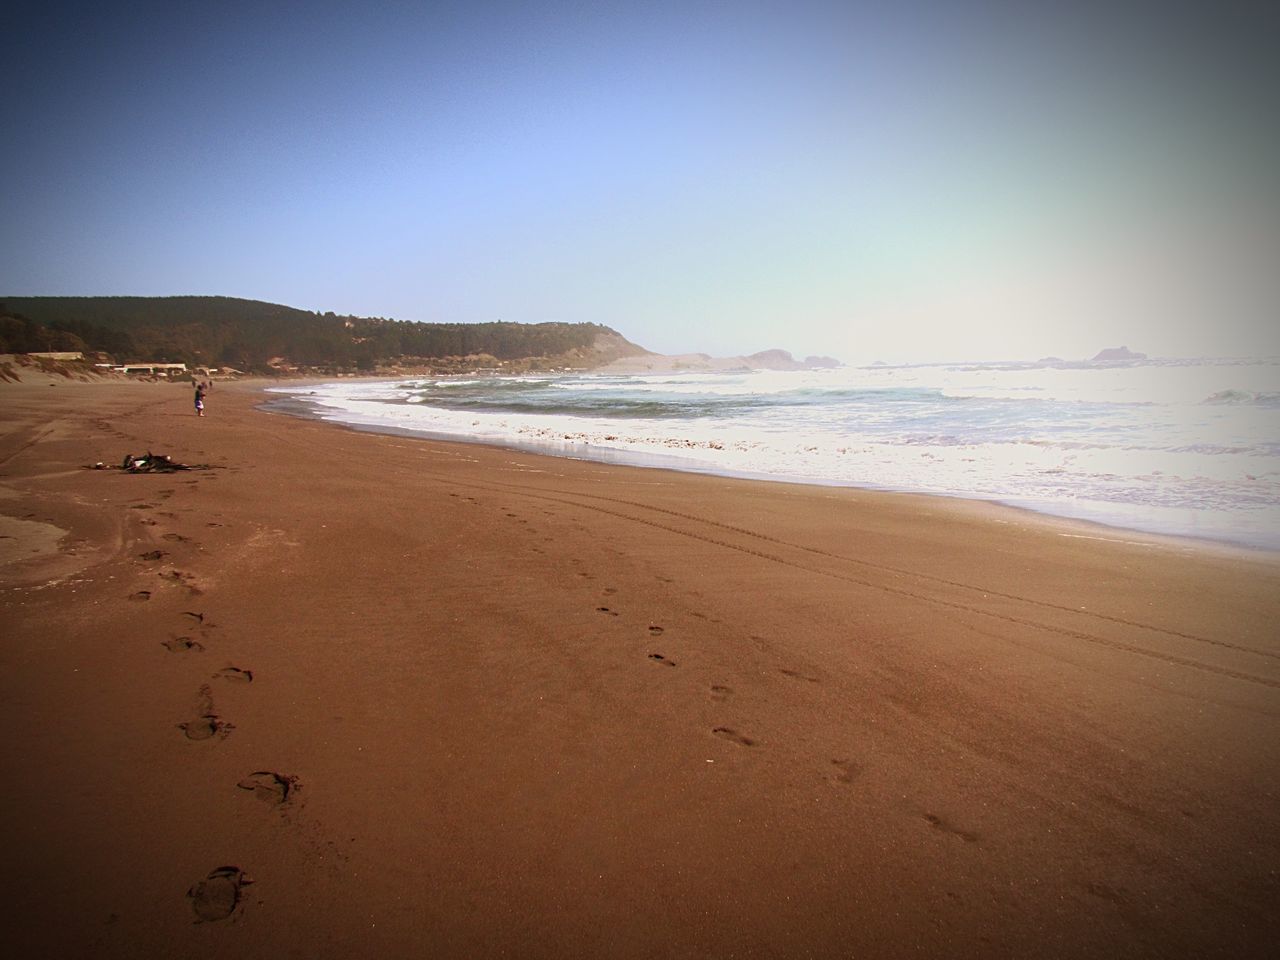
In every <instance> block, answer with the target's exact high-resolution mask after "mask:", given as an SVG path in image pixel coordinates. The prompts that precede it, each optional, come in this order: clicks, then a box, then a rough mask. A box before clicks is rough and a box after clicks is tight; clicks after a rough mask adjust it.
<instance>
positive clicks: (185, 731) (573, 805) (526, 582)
mask: <svg viewBox="0 0 1280 960" xmlns="http://www.w3.org/2000/svg"><path fill="white" fill-rule="evenodd" d="M262 399H263V397H262V395H261V393H260V391H259V388H258V387H256V386H255V385H253V384H251V383H241V384H231V383H227V384H223V383H219V384H217V385H215V387H214V389H213V390H212V391H211V393H210V395H209V397H208V400H207V407H208V409H207V411H206V412H207V416H206V417H204V418H197V417H196V416H194V413H193V411H192V407H191V396H190V391H189V390H188V389H187V388H185V387H183V386H178V385H172V384H164V383H125V382H100V383H81V382H75V381H71V380H57V379H52V380H46V378H39V377H36V378H31V379H27V380H24V381H23V382H20V383H9V382H6V383H0V626H2V627H3V629H2V630H0V634H2V635H3V639H2V640H0V675H2V676H3V681H2V684H3V685H2V687H0V692H2V695H0V723H2V724H3V728H4V730H5V731H6V736H5V739H4V743H3V746H2V747H0V757H3V766H2V769H3V772H4V775H5V782H6V789H5V790H4V791H3V793H2V794H0V795H2V797H3V799H2V800H0V815H2V816H3V822H4V823H5V825H6V844H5V846H6V853H7V857H6V869H5V870H4V871H3V881H2V883H3V891H2V893H0V896H3V900H4V903H5V915H6V919H5V921H4V928H5V929H4V937H3V940H4V942H5V943H6V944H8V945H9V946H10V953H11V955H14V956H90V955H92V956H95V957H137V956H157V957H158V956H230V955H235V956H237V957H240V958H255V957H264V958H265V957H272V958H279V957H310V958H316V957H335V958H336V957H351V956H393V957H400V956H431V957H481V956H518V957H566V956H608V957H804V956H811V957H850V956H875V957H905V956H948V957H1029V956H1058V957H1108V958H1113V957H1155V956H1161V957H1167V956H1188V957H1190V956H1196V957H1204V956H1223V957H1262V956H1269V955H1270V951H1271V950H1272V949H1274V946H1275V943H1276V942H1277V941H1278V938H1280V873H1278V870H1280V866H1278V865H1280V803H1277V798H1278V797H1280V631H1277V623H1280V560H1277V558H1276V557H1275V555H1273V554H1263V553H1247V552H1244V551H1231V550H1227V549H1225V548H1224V549H1216V548H1211V547H1204V546H1199V545H1195V544H1190V543H1186V542H1180V541H1174V540H1161V539H1156V538H1149V537H1144V536H1140V535H1131V534H1128V533H1125V532H1124V531H1118V530H1109V529H1106V528H1101V527H1093V526H1087V525H1083V524H1077V523H1068V522H1064V521H1055V520H1049V519H1046V518H1042V517H1036V516H1032V515H1029V514H1025V513H1021V512H1018V511H1014V510H1010V509H1004V508H1000V507H995V506H992V505H987V504H975V503H967V502H962V501H953V500H947V499H939V498H929V497H921V496H913V495H906V494H888V493H875V492H868V491H862V490H856V489H849V488H826V487H809V486H801V485H792V484H771V483H765V482H755V481H746V480H732V479H725V478H719V477H712V476H704V475H695V474H684V473H673V472H668V471H663V470H645V469H639V468H630V467H621V466H612V465H604V464H598V463H590V462H583V461H573V460H565V459H553V458H549V457H541V456H535V455H532V454H525V453H517V452H511V451H507V450H501V449H495V448H489V447H484V446H478V445H470V444H460V443H444V442H435V441H429V440H413V439H407V438H404V437H395V436H383V435H375V434H369V433H360V432H355V431H350V430H345V429H341V428H338V427H334V426H331V425H328V424H324V423H320V422H317V421H310V420H304V419H295V418H290V417H286V416H281V415H273V414H268V413H264V412H262V411H261V410H259V409H257V407H258V406H259V404H260V403H261V402H262ZM149 452H150V453H154V454H163V455H166V456H168V457H170V458H171V459H172V460H174V461H177V462H178V463H180V464H183V465H187V466H190V467H191V469H186V470H176V471H172V472H138V473H133V472H128V471H125V470H122V469H119V465H120V464H121V462H122V460H123V458H124V457H125V456H126V455H135V456H136V455H141V454H146V453H149ZM98 463H101V464H102V465H103V466H102V467H101V468H100V469H95V465H97V464H98Z"/></svg>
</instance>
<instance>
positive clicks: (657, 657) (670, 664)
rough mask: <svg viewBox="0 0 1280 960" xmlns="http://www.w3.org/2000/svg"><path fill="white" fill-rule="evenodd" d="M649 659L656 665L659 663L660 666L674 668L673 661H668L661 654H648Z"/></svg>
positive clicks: (674, 663)
mask: <svg viewBox="0 0 1280 960" xmlns="http://www.w3.org/2000/svg"><path fill="white" fill-rule="evenodd" d="M649 659H650V660H653V661H654V662H656V663H660V664H662V665H663V666H666V667H674V666H675V665H676V662H675V661H674V660H668V659H667V658H666V657H664V656H663V655H662V654H660V653H651V654H649Z"/></svg>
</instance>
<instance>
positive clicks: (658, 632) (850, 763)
mask: <svg viewBox="0 0 1280 960" xmlns="http://www.w3.org/2000/svg"><path fill="white" fill-rule="evenodd" d="M582 576H584V577H585V576H589V575H588V574H585V573H584V574H582ZM658 579H659V580H660V581H663V582H667V583H669V582H671V581H670V580H669V579H667V578H663V577H659V578H658ZM617 592H618V591H617V590H616V589H615V588H613V587H605V588H604V589H603V590H602V591H601V593H602V594H603V595H604V596H606V597H613V596H615V595H616V594H617ZM596 612H597V613H601V614H604V615H607V616H611V617H620V616H622V614H621V612H620V611H618V610H615V609H613V608H612V607H607V606H598V607H596ZM693 616H695V617H697V618H699V619H702V620H709V621H710V622H714V623H718V622H720V621H718V620H714V619H712V618H709V617H707V616H706V614H702V613H697V612H694V613H693ZM665 633H666V628H664V627H662V626H660V625H659V624H656V623H650V624H649V626H648V635H649V636H650V637H651V638H657V637H660V636H662V635H663V634H665ZM751 639H752V640H754V641H757V642H762V641H763V639H764V638H763V637H759V636H754V635H753V636H752V637H751ZM646 656H647V658H648V659H649V660H650V661H651V662H653V663H655V664H657V665H660V666H665V667H676V666H677V665H678V664H677V661H675V660H674V659H672V658H671V657H670V656H669V655H668V654H667V653H665V652H658V651H651V652H649V653H648V654H646ZM778 675H779V676H781V677H782V678H784V679H786V680H789V681H794V682H797V683H802V684H820V683H822V679H821V677H816V676H811V675H810V674H807V673H803V672H801V671H799V670H793V669H790V668H787V667H779V668H778ZM733 694H734V690H733V688H732V687H730V686H728V685H726V684H722V683H713V684H711V685H710V686H709V687H708V696H709V698H710V699H711V700H712V701H713V702H716V703H724V702H726V701H728V700H730V699H731V698H732V697H733ZM711 735H712V736H714V737H716V738H718V739H720V740H724V741H726V742H727V743H731V744H734V745H735V746H738V747H743V748H752V747H758V746H760V741H759V740H757V739H756V738H754V737H752V736H750V735H748V734H746V733H743V732H742V731H740V730H738V729H737V728H735V727H731V726H716V727H713V728H712V729H711ZM862 773H863V767H862V765H861V764H859V763H858V762H856V761H855V760H852V759H850V758H847V757H837V758H832V759H831V761H830V768H829V769H828V770H827V771H826V772H825V776H824V779H826V780H827V782H829V783H831V784H834V785H838V786H841V787H845V786H848V785H851V784H854V783H856V782H857V781H858V779H859V778H860V777H861V776H862ZM920 817H921V821H922V822H923V823H924V824H926V825H927V826H928V827H929V828H930V829H932V830H936V831H937V832H939V833H941V834H945V835H947V836H950V837H952V838H954V839H957V840H960V841H962V842H964V843H966V844H971V843H977V842H978V841H979V837H978V835H977V834H975V833H972V832H971V831H968V830H964V829H961V828H960V827H957V826H955V825H953V824H951V823H950V822H949V821H947V820H945V819H943V818H942V817H939V816H937V815H936V814H933V813H927V812H925V813H921V814H920Z"/></svg>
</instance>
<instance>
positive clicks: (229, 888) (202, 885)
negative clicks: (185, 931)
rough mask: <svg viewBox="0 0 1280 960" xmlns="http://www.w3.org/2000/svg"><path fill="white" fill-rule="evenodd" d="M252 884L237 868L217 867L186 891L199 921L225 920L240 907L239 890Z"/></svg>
mask: <svg viewBox="0 0 1280 960" xmlns="http://www.w3.org/2000/svg"><path fill="white" fill-rule="evenodd" d="M251 883H253V881H252V880H250V879H249V878H248V877H247V876H245V873H244V871H243V870H241V869H240V868H239V867H218V868H216V869H214V870H210V871H209V874H208V876H206V877H205V878H204V879H203V880H201V881H199V882H198V883H196V884H195V885H194V886H192V887H191V889H190V890H188V891H187V897H188V898H190V900H191V908H192V909H193V910H194V911H195V912H196V917H197V918H198V919H199V920H226V919H227V918H228V917H230V916H231V915H232V914H233V913H235V912H236V910H237V909H238V908H239V906H240V896H241V890H242V889H243V888H244V887H246V886H248V885H249V884H251Z"/></svg>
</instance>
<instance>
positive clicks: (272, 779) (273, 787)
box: [236, 770, 301, 807]
mask: <svg viewBox="0 0 1280 960" xmlns="http://www.w3.org/2000/svg"><path fill="white" fill-rule="evenodd" d="M236 786H237V787H239V788H240V789H241V790H247V791H249V792H251V793H252V794H253V795H254V796H255V797H257V798H258V799H259V800H261V801H263V802H264V803H267V804H270V805H271V806H273V807H278V806H280V804H282V803H284V802H285V801H286V800H288V799H289V798H290V797H291V796H292V795H293V794H294V793H295V792H296V791H297V790H300V789H301V786H300V785H299V784H298V778H297V777H290V776H286V775H285V774H283V773H276V772H275V771H274V770H257V771H255V772H253V773H251V774H249V775H248V776H247V777H245V778H244V779H243V780H241V781H240V782H239V783H237V784H236Z"/></svg>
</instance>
